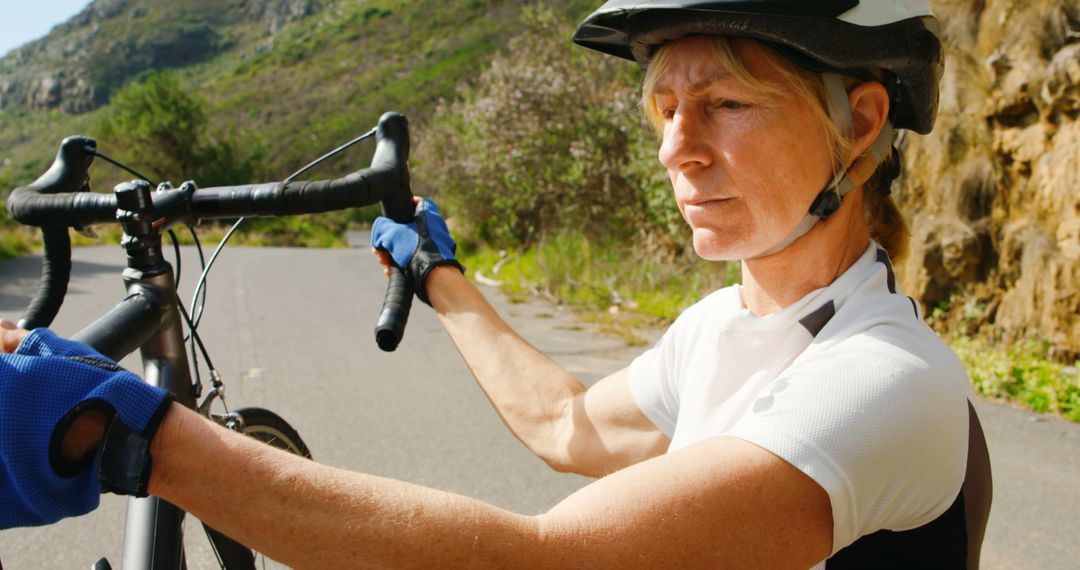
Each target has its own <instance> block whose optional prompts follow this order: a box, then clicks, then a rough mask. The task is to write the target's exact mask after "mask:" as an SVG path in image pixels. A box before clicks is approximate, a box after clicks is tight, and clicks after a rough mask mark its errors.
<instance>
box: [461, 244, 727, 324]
mask: <svg viewBox="0 0 1080 570" xmlns="http://www.w3.org/2000/svg"><path fill="white" fill-rule="evenodd" d="M645 251H646V250H645V249H643V248H639V249H636V250H635V249H631V248H630V247H626V246H623V247H617V246H614V245H613V244H605V243H596V242H594V241H591V240H589V239H587V238H585V237H582V236H580V235H558V236H549V237H546V238H545V239H543V240H542V241H541V242H539V243H537V244H536V245H534V246H532V247H530V248H528V249H526V250H524V251H518V252H506V251H500V250H495V249H492V248H489V247H484V246H481V247H462V248H461V249H460V250H459V255H460V257H461V260H462V263H463V264H464V265H465V266H466V267H467V268H468V269H469V270H470V271H471V272H473V274H474V275H475V274H476V273H479V274H480V275H481V276H482V277H481V279H492V280H496V281H498V282H499V283H500V288H501V289H502V290H503V291H504V292H505V293H507V294H508V295H509V297H510V299H511V301H518V302H520V301H522V300H524V299H525V298H526V297H528V296H533V295H540V296H544V297H547V298H549V299H551V300H552V301H554V302H557V303H562V304H567V305H569V306H571V307H573V308H575V309H578V310H579V314H580V316H581V317H582V319H583V320H585V321H587V322H591V323H593V324H594V325H596V326H597V327H599V328H600V329H601V330H604V331H606V332H609V333H612V334H616V335H618V336H620V337H622V338H623V339H624V340H626V341H627V343H628V344H630V345H640V344H642V343H643V342H644V341H643V340H642V339H641V338H640V337H639V336H638V335H637V334H636V333H635V332H634V331H635V329H641V328H644V327H657V326H665V325H667V324H670V323H671V322H672V321H674V319H675V317H677V316H678V315H679V313H681V312H682V311H683V310H684V309H686V308H687V307H689V306H690V305H692V304H693V303H695V302H696V301H698V300H699V299H701V298H702V297H703V296H705V295H706V294H708V293H710V292H712V291H714V290H716V289H718V288H720V287H723V286H725V285H729V284H731V283H732V282H734V280H735V278H736V277H737V270H736V269H733V267H734V266H731V265H728V264H715V263H706V262H701V261H693V262H690V261H685V260H667V261H663V260H661V258H659V257H658V256H653V255H650V254H648V253H645Z"/></svg>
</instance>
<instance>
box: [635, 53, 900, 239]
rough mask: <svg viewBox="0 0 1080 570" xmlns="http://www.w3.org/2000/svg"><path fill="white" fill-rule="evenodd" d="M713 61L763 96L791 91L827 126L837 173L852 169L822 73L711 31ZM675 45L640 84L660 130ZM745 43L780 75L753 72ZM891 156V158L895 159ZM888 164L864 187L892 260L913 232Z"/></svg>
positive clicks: (871, 226) (849, 81)
mask: <svg viewBox="0 0 1080 570" xmlns="http://www.w3.org/2000/svg"><path fill="white" fill-rule="evenodd" d="M711 39H712V42H713V50H712V56H713V58H714V63H716V64H717V65H718V66H720V67H721V68H722V69H724V70H726V71H727V72H729V73H731V75H732V76H733V77H734V78H735V79H736V80H737V81H739V82H740V83H742V84H743V85H744V86H746V87H748V88H749V89H751V90H753V91H756V92H758V93H761V94H763V95H778V94H782V93H789V94H791V95H794V96H795V97H796V98H797V99H799V100H801V101H802V102H803V103H805V104H806V105H807V106H808V107H809V108H810V111H811V113H812V114H813V115H814V118H815V119H816V120H817V122H818V123H819V124H820V125H821V127H822V129H824V131H825V135H826V139H827V140H828V142H829V146H830V147H831V149H832V153H831V154H832V157H833V172H834V173H836V172H839V171H840V169H842V168H847V167H848V165H849V164H850V163H851V162H852V159H853V157H850V156H849V155H850V154H851V139H850V138H849V135H848V133H841V132H840V130H839V129H838V128H837V127H836V124H835V123H834V122H833V120H832V119H831V118H830V117H829V112H828V110H827V109H828V105H827V103H826V101H827V99H826V97H827V95H826V91H825V83H824V82H823V81H822V78H821V74H819V73H814V72H812V71H808V70H806V69H803V68H801V67H799V66H797V65H795V63H793V62H792V61H791V60H789V59H788V58H786V57H783V56H782V55H780V54H779V53H778V52H777V51H776V50H774V49H772V48H771V47H769V46H768V45H767V44H764V43H762V42H758V41H754V40H750V39H745V38H734V37H728V36H712V37H711ZM670 45H671V44H667V45H664V46H661V47H660V49H658V50H657V51H656V53H655V54H654V56H653V58H652V61H651V62H650V63H649V67H648V69H647V70H646V72H645V78H644V80H643V81H642V87H641V106H642V109H644V111H645V117H646V118H647V119H648V121H649V123H650V124H651V125H652V127H653V129H654V130H655V131H656V133H657V135H658V136H659V135H661V134H662V128H663V117H662V116H661V112H660V109H659V107H657V105H656V97H655V92H656V84H657V81H658V80H659V78H660V76H661V75H662V74H663V72H664V71H665V70H666V69H667V68H668V67H669V66H670V65H671V59H672V50H670V49H668V48H669V46H670ZM740 46H746V47H748V48H749V49H753V50H755V51H756V52H757V53H758V54H760V55H761V56H762V57H763V58H764V59H765V61H766V62H767V63H768V64H769V65H771V66H772V67H773V68H774V69H776V70H777V71H778V72H779V76H780V77H779V79H778V80H765V79H763V78H761V77H759V76H757V75H754V74H753V73H751V72H750V70H749V69H747V68H746V66H745V65H743V62H742V58H741V57H740V56H739V55H738V54H737V53H736V49H737V48H738V47H740ZM858 83H860V81H859V80H857V79H855V78H845V85H846V86H847V87H849V88H850V87H852V86H853V85H855V84H858ZM891 160H892V159H891V157H890V158H889V159H888V160H886V163H888V162H890V161H891ZM886 163H883V164H882V165H880V166H878V169H877V171H876V172H875V173H874V175H873V176H871V177H870V179H869V180H868V181H867V182H866V184H865V185H864V187H863V217H864V219H865V222H866V226H867V228H868V230H869V232H870V237H871V238H873V239H874V241H876V242H878V243H879V244H880V245H881V246H882V247H883V248H885V251H887V252H888V253H889V257H891V258H892V259H893V260H899V259H901V258H902V257H903V256H904V255H905V254H906V253H907V246H908V239H909V238H910V232H909V230H908V227H907V223H906V222H905V221H904V217H903V215H902V214H901V213H900V209H899V208H897V206H896V202H895V201H893V199H892V197H891V196H889V195H888V194H887V190H888V186H887V185H888V184H889V182H890V181H889V180H888V179H887V178H886V177H885V176H884V175H883V172H884V171H885V170H886V168H885V166H886Z"/></svg>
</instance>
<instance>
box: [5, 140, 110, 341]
mask: <svg viewBox="0 0 1080 570" xmlns="http://www.w3.org/2000/svg"><path fill="white" fill-rule="evenodd" d="M96 149H97V143H96V142H94V139H92V138H89V137H82V136H74V137H68V138H66V139H64V141H63V142H62V143H60V149H59V150H58V151H57V152H56V158H55V159H54V160H53V163H52V166H50V167H49V169H48V170H46V171H45V173H44V174H42V175H41V176H39V177H38V179H37V180H35V181H34V182H32V183H31V184H29V185H28V186H24V187H21V188H16V189H15V190H13V191H12V192H11V196H9V197H8V203H7V208H8V212H9V213H10V214H11V217H12V218H14V219H16V220H18V221H20V222H22V223H24V224H31V225H37V226H42V230H41V231H42V241H43V245H44V256H43V258H42V263H41V285H40V286H38V290H37V293H35V294H34V298H33V299H32V300H31V301H30V305H29V307H27V309H26V314H24V315H23V317H22V319H20V320H19V326H20V327H22V328H25V329H35V328H38V327H46V326H49V325H50V324H51V323H52V321H53V319H54V318H55V317H56V313H57V312H59V311H60V306H61V305H62V304H63V303H64V296H65V295H66V294H67V287H68V279H70V277H71V238H70V237H69V236H68V229H67V225H64V223H63V221H62V220H56V219H55V218H52V217H50V216H48V215H45V212H46V211H47V210H50V209H51V208H52V207H53V206H52V204H55V203H60V202H64V203H67V202H71V201H73V200H74V199H75V197H76V196H82V195H87V194H85V193H79V194H75V192H78V191H79V190H82V189H86V188H88V186H87V184H88V177H87V176H88V174H87V173H88V170H89V168H90V163H91V162H93V161H94V152H95V150H96ZM58 193H60V194H62V195H60V196H50V194H58ZM43 203H48V205H43ZM108 217H109V218H115V217H116V209H115V207H114V208H113V209H112V211H111V212H109V213H108ZM34 222H36V223H34Z"/></svg>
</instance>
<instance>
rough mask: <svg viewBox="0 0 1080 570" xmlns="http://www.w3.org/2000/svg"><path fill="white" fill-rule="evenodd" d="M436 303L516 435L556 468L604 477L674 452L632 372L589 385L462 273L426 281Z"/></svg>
mask: <svg viewBox="0 0 1080 570" xmlns="http://www.w3.org/2000/svg"><path fill="white" fill-rule="evenodd" d="M427 289H428V295H429V298H430V299H431V304H432V306H433V307H434V308H435V310H436V312H437V313H438V315H439V318H440V319H441V321H442V323H443V326H444V327H445V328H446V330H447V332H449V334H450V337H451V338H452V339H453V340H454V343H455V344H456V345H457V348H458V351H459V352H460V353H461V355H462V357H463V358H464V359H465V362H466V363H467V364H468V366H469V368H470V370H472V373H473V376H475V377H476V380H477V382H478V383H479V384H480V387H481V388H482V389H483V390H484V393H485V394H486V395H487V397H488V398H489V399H490V400H491V402H492V404H493V405H494V406H495V409H496V410H497V411H498V413H499V415H500V416H501V417H502V419H503V421H504V422H505V423H506V425H507V426H509V428H510V430H511V431H512V432H513V433H514V435H515V436H517V438H518V439H520V440H521V441H522V442H523V443H524V444H525V445H526V446H527V447H528V448H529V449H531V450H532V451H533V452H534V453H536V454H537V455H538V456H540V457H541V458H542V459H543V460H544V461H545V462H547V463H548V465H550V466H551V467H553V468H554V469H556V470H559V471H571V472H575V473H581V474H584V475H591V476H603V475H606V474H608V473H611V472H613V471H616V470H618V469H621V468H623V467H626V466H628V465H632V464H634V463H637V462H639V461H643V460H645V459H648V458H650V457H655V456H657V455H660V454H662V453H664V452H665V451H666V450H667V447H668V444H669V440H668V438H667V437H666V436H665V435H664V434H663V432H661V431H660V430H659V429H658V428H657V427H656V426H654V425H653V423H652V422H651V421H649V419H648V418H647V417H645V415H644V414H643V413H642V412H641V410H640V409H638V407H637V404H635V403H634V400H633V398H632V397H631V395H630V388H629V385H628V382H627V378H628V374H627V370H625V369H624V370H621V371H619V372H616V373H615V374H612V375H611V376H609V377H607V378H605V379H603V380H600V381H599V382H597V383H596V384H595V385H594V386H592V387H591V388H589V389H586V388H585V386H584V385H583V384H582V383H581V382H580V381H579V380H578V379H577V378H575V377H574V376H573V375H572V374H570V373H569V372H567V371H566V370H565V369H563V368H562V367H560V366H559V365H558V364H556V363H555V362H554V361H552V360H551V359H550V358H548V357H547V356H545V355H544V354H542V353H541V352H540V351H538V350H537V349H536V348H534V347H533V346H532V345H530V344H529V343H528V342H526V341H525V340H524V339H522V338H521V337H520V336H519V335H518V334H517V333H515V332H514V331H513V330H511V329H510V327H509V326H508V325H507V324H506V323H505V322H504V321H503V320H502V319H501V318H500V317H499V315H498V314H497V313H496V312H495V309H493V308H492V307H491V305H490V304H489V303H488V302H487V300H486V299H485V298H484V296H483V294H482V293H480V291H479V290H478V289H477V288H476V287H475V286H474V285H473V284H472V283H470V282H469V281H468V280H467V279H465V277H464V276H463V275H462V274H461V273H460V272H459V271H457V270H456V269H450V268H441V267H440V268H436V269H435V270H434V271H432V273H431V274H430V275H429V276H428V279H427Z"/></svg>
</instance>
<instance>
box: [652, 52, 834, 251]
mask: <svg viewBox="0 0 1080 570" xmlns="http://www.w3.org/2000/svg"><path fill="white" fill-rule="evenodd" d="M733 47H734V50H735V53H736V55H737V56H739V57H740V59H741V61H742V62H743V65H744V66H745V67H746V69H747V70H748V71H749V72H750V73H751V74H753V75H754V76H756V77H760V78H761V79H763V80H765V81H766V82H769V83H778V82H779V80H780V75H779V71H778V70H776V69H775V67H774V66H773V65H772V64H771V63H769V62H768V60H766V59H765V58H764V57H763V56H762V55H761V54H760V53H759V52H758V51H757V50H756V49H754V48H753V46H752V44H750V43H748V42H733ZM669 49H671V50H672V53H671V60H670V62H669V65H668V67H667V69H665V70H664V71H663V72H662V73H661V74H660V75H659V76H658V78H657V82H656V85H655V90H654V96H655V101H656V106H657V108H658V109H659V111H660V115H661V118H662V127H663V131H662V133H663V141H662V143H661V145H660V162H662V163H663V164H664V166H665V167H667V170H668V174H669V175H670V176H671V184H672V187H673V188H674V191H675V199H676V201H677V202H678V206H679V211H680V212H682V215H683V218H685V219H686V221H687V222H688V223H689V224H690V227H691V228H692V229H693V236H694V250H695V251H696V252H697V253H698V255H700V256H701V257H703V258H705V259H710V260H722V259H744V258H747V257H752V256H754V255H756V254H758V253H761V252H762V251H765V250H766V249H768V248H769V247H771V246H773V245H775V244H776V243H778V242H779V241H780V240H782V239H783V238H784V237H786V236H787V234H788V232H790V231H791V230H792V228H794V227H795V225H796V224H797V223H798V222H799V221H800V220H801V219H802V218H803V216H805V215H806V212H807V209H808V208H809V206H810V203H811V202H812V201H813V199H814V197H815V196H816V195H817V193H818V192H820V191H821V189H822V188H824V187H825V186H826V185H827V184H828V182H829V179H830V178H831V171H832V166H831V150H830V148H829V144H828V138H827V134H826V130H825V127H824V126H823V125H822V124H821V123H820V122H819V121H818V120H817V119H816V118H815V115H814V114H813V112H812V111H811V109H810V107H809V106H808V105H807V104H806V103H805V102H804V101H803V100H802V99H800V98H799V97H797V96H795V95H792V94H790V92H789V91H788V90H780V92H779V93H772V94H762V93H759V92H757V91H755V90H753V89H751V88H749V87H747V86H745V85H743V84H742V83H740V82H739V80H737V79H736V78H735V77H733V76H732V75H730V74H729V73H728V72H727V71H726V70H725V69H724V68H722V67H721V66H720V65H719V64H718V63H717V62H716V60H715V58H714V57H713V55H712V52H713V43H712V40H710V39H709V38H707V37H703V36H696V37H688V38H684V39H682V40H679V41H677V42H675V43H673V44H672V45H671V46H670V48H669Z"/></svg>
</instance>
